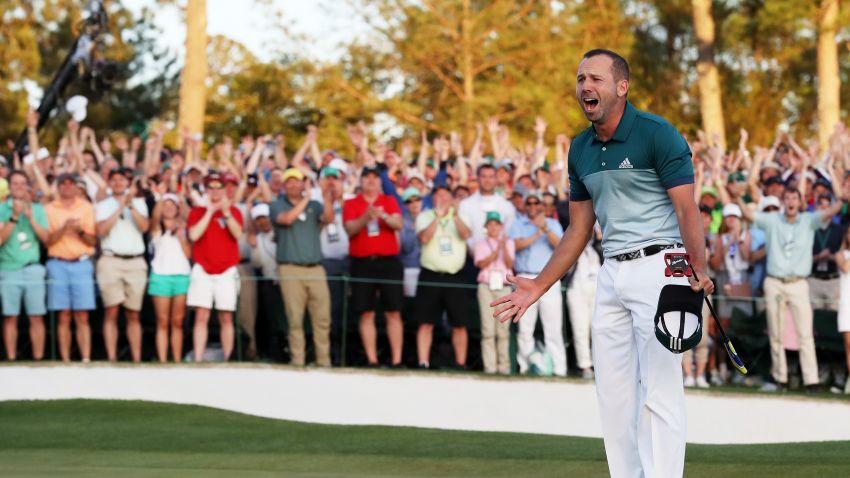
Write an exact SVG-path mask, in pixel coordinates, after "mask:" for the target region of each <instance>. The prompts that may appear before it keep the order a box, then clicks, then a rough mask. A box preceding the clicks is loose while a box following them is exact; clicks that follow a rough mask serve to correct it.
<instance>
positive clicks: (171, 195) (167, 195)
mask: <svg viewBox="0 0 850 478" xmlns="http://www.w3.org/2000/svg"><path fill="white" fill-rule="evenodd" d="M162 200H163V201H173V202H174V204H177V205H178V206H179V205H180V198H179V197H178V196H177V195H176V194H174V193H165V194H163V195H162Z"/></svg>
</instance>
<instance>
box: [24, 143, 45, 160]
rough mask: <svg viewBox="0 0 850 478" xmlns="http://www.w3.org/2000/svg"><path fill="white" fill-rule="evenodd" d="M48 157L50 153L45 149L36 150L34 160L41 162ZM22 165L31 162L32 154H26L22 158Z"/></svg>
mask: <svg viewBox="0 0 850 478" xmlns="http://www.w3.org/2000/svg"><path fill="white" fill-rule="evenodd" d="M49 157H50V151H48V150H47V148H45V147H41V148H38V151H37V152H36V154H35V159H38V160H42V159H47V158H49ZM23 161H24V164H30V163H32V162H33V157H32V153H29V154H27V155H26V156H24V157H23Z"/></svg>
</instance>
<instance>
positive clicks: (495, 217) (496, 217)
mask: <svg viewBox="0 0 850 478" xmlns="http://www.w3.org/2000/svg"><path fill="white" fill-rule="evenodd" d="M490 221H496V222H498V223H499V224H502V215H501V214H499V211H487V215H486V216H485V217H484V225H485V226H486V225H487V223H489V222H490Z"/></svg>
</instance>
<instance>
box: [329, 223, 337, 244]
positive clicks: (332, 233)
mask: <svg viewBox="0 0 850 478" xmlns="http://www.w3.org/2000/svg"><path fill="white" fill-rule="evenodd" d="M326 227H327V228H328V242H339V229H337V227H336V224H334V223H330V224H328V225H327V226H326Z"/></svg>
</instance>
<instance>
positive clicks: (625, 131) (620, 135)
mask: <svg viewBox="0 0 850 478" xmlns="http://www.w3.org/2000/svg"><path fill="white" fill-rule="evenodd" d="M637 113H638V110H637V108H635V107H634V106H632V104H631V102H629V101H626V107H625V109H624V110H623V116H622V117H620V123H619V124H617V129H616V130H614V135H613V136H611V139H610V140H609V141H617V142H618V143H624V142H625V141H626V139H628V137H629V133H630V132H631V131H632V126H633V125H634V124H635V118H637ZM590 127H591V128H592V129H593V139H594V141H600V140H599V137H598V136H597V134H596V128H594V127H593V125H591V126H590Z"/></svg>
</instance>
